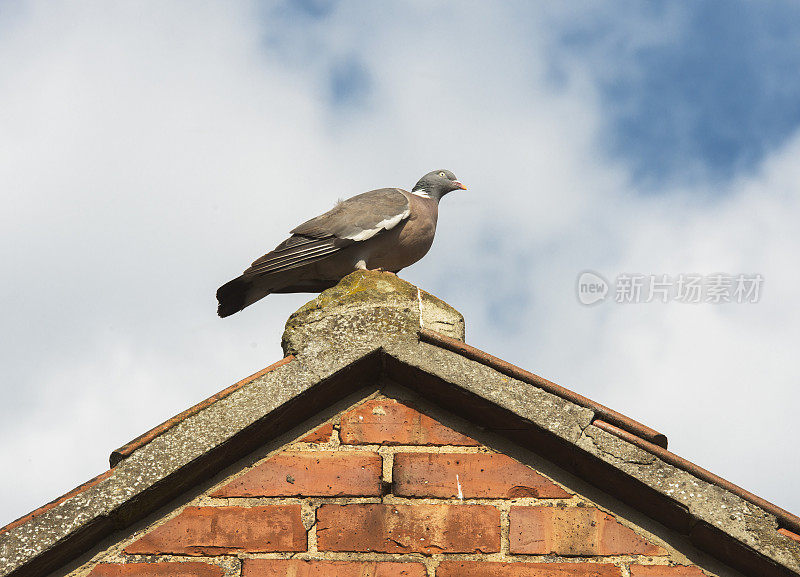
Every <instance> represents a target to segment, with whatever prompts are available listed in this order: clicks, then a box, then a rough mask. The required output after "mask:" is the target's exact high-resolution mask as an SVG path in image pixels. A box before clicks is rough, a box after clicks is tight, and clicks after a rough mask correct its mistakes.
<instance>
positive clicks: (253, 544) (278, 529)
mask: <svg viewBox="0 0 800 577" xmlns="http://www.w3.org/2000/svg"><path fill="white" fill-rule="evenodd" d="M306 547H307V538H306V530H305V528H304V527H303V524H302V522H301V520H300V505H271V506H266V507H187V508H186V509H184V510H183V511H181V513H180V514H179V515H178V516H177V517H175V518H173V519H170V520H169V521H167V522H166V523H164V524H163V525H161V526H160V527H157V528H156V529H155V530H153V531H151V532H150V533H148V534H147V535H145V536H144V537H142V538H141V539H139V540H138V541H135V542H134V543H132V544H130V545H128V546H127V547H126V548H125V552H126V553H130V554H137V553H145V554H163V553H169V554H174V555H222V554H225V553H235V552H239V551H243V552H250V553H263V552H268V551H305V550H306Z"/></svg>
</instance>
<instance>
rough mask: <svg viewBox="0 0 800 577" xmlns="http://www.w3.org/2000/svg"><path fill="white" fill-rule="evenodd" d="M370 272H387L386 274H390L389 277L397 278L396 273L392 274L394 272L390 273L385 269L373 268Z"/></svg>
mask: <svg viewBox="0 0 800 577" xmlns="http://www.w3.org/2000/svg"><path fill="white" fill-rule="evenodd" d="M372 270H373V271H375V272H388V273H389V274H391V275H394V276H397V273H396V272H394V271H391V270H387V269H385V268H374V269H372Z"/></svg>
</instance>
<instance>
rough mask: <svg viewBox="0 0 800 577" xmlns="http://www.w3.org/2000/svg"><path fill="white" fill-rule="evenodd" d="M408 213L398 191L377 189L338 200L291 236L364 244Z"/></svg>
mask: <svg viewBox="0 0 800 577" xmlns="http://www.w3.org/2000/svg"><path fill="white" fill-rule="evenodd" d="M410 214H411V206H410V204H409V202H408V198H407V197H406V195H405V194H403V193H402V192H401V191H400V189H398V188H380V189H378V190H371V191H369V192H365V193H363V194H359V195H357V196H354V197H353V198H348V199H347V200H343V201H340V202H338V203H337V204H336V206H335V207H333V208H332V209H331V210H329V211H328V212H326V213H325V214H323V215H321V216H318V217H316V218H312V219H311V220H309V221H307V222H304V223H303V224H301V225H300V226H298V227H297V228H295V229H294V230H293V231H292V233H293V234H298V235H303V236H309V237H314V238H327V237H331V236H335V237H336V238H340V239H347V240H354V241H364V240H367V239H370V238H372V237H373V236H375V235H376V234H378V233H379V232H382V231H384V230H390V229H392V228H394V227H395V226H397V225H398V224H400V223H401V222H402V221H403V220H405V219H407V218H408V217H409V215H410Z"/></svg>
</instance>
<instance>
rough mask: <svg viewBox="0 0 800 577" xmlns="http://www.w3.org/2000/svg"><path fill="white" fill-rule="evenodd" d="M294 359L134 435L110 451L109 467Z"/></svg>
mask: <svg viewBox="0 0 800 577" xmlns="http://www.w3.org/2000/svg"><path fill="white" fill-rule="evenodd" d="M294 359H295V357H294V355H287V356H285V357H284V358H282V359H281V360H279V361H277V362H275V363H272V364H271V365H269V366H268V367H265V368H263V369H261V370H260V371H258V372H257V373H253V374H252V375H250V376H249V377H245V378H244V379H242V380H241V381H239V382H237V383H234V384H232V385H230V386H229V387H226V388H224V389H222V390H221V391H220V392H218V393H214V394H213V395H211V396H210V397H208V398H206V399H204V400H202V401H200V402H199V403H197V404H196V405H194V406H192V407H189V408H188V409H186V410H185V411H183V412H180V413H178V414H177V415H175V416H174V417H171V418H169V419H167V420H166V421H164V422H163V423H161V424H160V425H157V426H155V427H153V428H152V429H150V430H149V431H147V432H146V433H142V434H141V435H139V436H138V437H136V438H135V439H133V440H132V441H130V442H129V443H126V444H125V445H122V446H121V447H120V448H119V449H116V450H115V451H113V452H112V453H111V456H110V457H109V458H108V460H109V463H110V464H111V468H112V469H113V468H114V467H116V466H117V465H118V464H119V463H120V461H122V460H124V459H126V458H127V457H129V456H130V455H131V454H132V453H133V452H134V451H135V450H136V449H139V448H141V447H143V446H145V445H146V444H147V443H149V442H150V441H152V440H153V439H155V438H156V437H158V436H159V435H162V434H163V433H166V432H167V431H169V430H170V429H171V428H172V427H174V426H175V425H177V424H178V423H180V422H181V421H184V420H186V419H187V418H189V417H191V416H192V415H196V414H197V413H199V412H200V411H202V410H203V409H205V408H206V407H209V406H211V405H213V404H214V403H216V402H217V401H219V400H220V399H224V398H225V397H227V396H228V395H230V394H231V393H233V392H235V391H238V390H239V389H241V388H242V387H243V386H245V385H246V384H247V383H249V382H251V381H254V380H256V379H257V378H259V377H263V376H264V375H266V374H267V373H269V372H271V371H274V370H275V369H277V368H279V367H282V366H283V365H285V364H287V363H290V362H291V361H293V360H294Z"/></svg>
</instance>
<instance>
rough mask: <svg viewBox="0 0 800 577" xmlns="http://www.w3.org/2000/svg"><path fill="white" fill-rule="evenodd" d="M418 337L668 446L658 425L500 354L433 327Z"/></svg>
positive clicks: (653, 441)
mask: <svg viewBox="0 0 800 577" xmlns="http://www.w3.org/2000/svg"><path fill="white" fill-rule="evenodd" d="M419 338H420V340H421V341H422V342H425V343H428V344H431V345H436V346H438V347H441V348H443V349H447V350H448V351H451V352H454V353H457V354H459V355H461V356H462V357H466V358H468V359H470V360H473V361H476V362H478V363H481V364H482V365H486V366H488V367H491V368H493V369H495V370H496V371H498V372H500V373H503V374H504V375H506V376H508V377H512V378H514V379H517V380H520V381H522V382H524V383H528V384H530V385H533V386H535V387H538V388H540V389H542V390H544V391H547V392H548V393H551V394H553V395H556V396H557V397H561V398H562V399H564V400H566V401H570V402H571V403H575V404H576V405H579V406H581V407H586V408H587V409H591V410H592V411H594V413H595V415H596V416H597V417H600V418H601V419H603V420H604V421H606V422H608V423H612V424H614V425H616V426H617V427H619V428H620V429H622V430H624V431H627V432H628V433H630V434H632V435H635V436H636V437H639V438H641V439H644V440H645V441H647V442H648V443H652V444H654V445H657V446H658V447H661V448H663V449H666V448H667V437H666V435H664V434H662V433H659V432H658V431H656V430H655V429H652V428H650V427H648V426H647V425H643V424H642V423H640V422H638V421H635V420H634V419H631V418H630V417H627V416H625V415H623V414H622V413H618V412H617V411H615V410H614V409H610V408H608V407H606V406H605V405H601V404H600V403H598V402H596V401H593V400H592V399H589V398H587V397H584V396H583V395H580V394H578V393H576V392H574V391H571V390H569V389H567V388H565V387H562V386H561V385H557V384H555V383H553V382H552V381H548V380H547V379H545V378H543V377H540V376H539V375H536V374H534V373H531V372H529V371H526V370H525V369H523V368H520V367H518V366H516V365H512V364H511V363H509V362H508V361H504V360H503V359H501V358H499V357H495V356H494V355H491V354H489V353H487V352H485V351H482V350H480V349H477V348H475V347H473V346H470V345H468V344H466V343H463V342H461V341H458V340H456V339H453V338H450V337H448V336H446V335H443V334H441V333H438V332H436V331H432V330H430V329H421V330H420V331H419Z"/></svg>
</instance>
